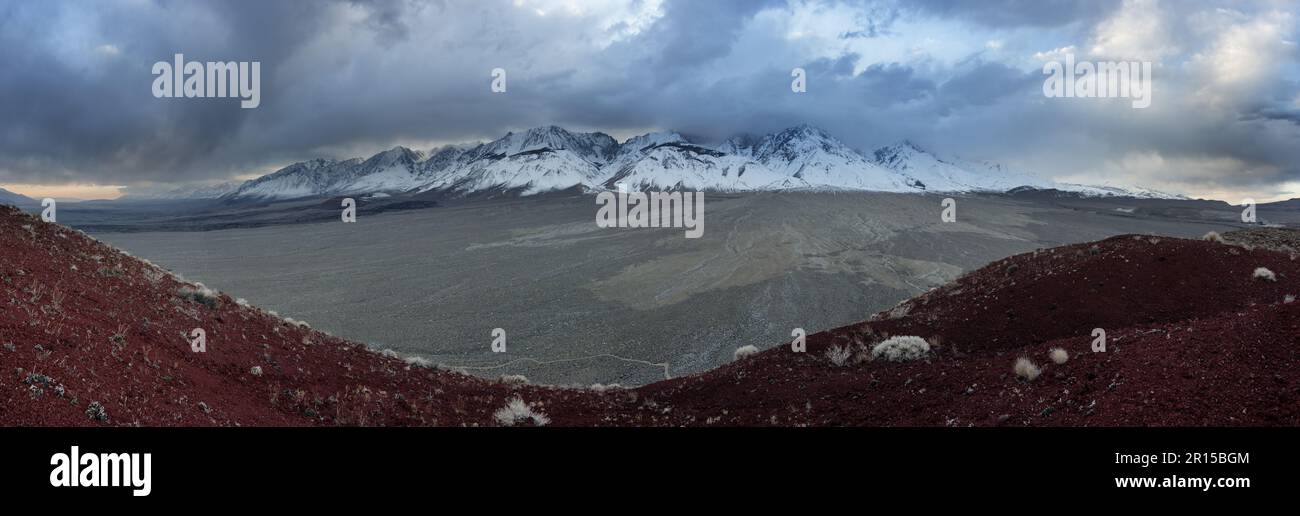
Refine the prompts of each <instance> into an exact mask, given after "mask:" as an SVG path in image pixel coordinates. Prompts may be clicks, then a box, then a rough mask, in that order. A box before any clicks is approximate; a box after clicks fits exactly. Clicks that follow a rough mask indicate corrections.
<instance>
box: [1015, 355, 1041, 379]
mask: <svg viewBox="0 0 1300 516" xmlns="http://www.w3.org/2000/svg"><path fill="white" fill-rule="evenodd" d="M1015 371H1016V376H1019V377H1020V378H1023V379H1024V380H1025V381H1029V382H1032V381H1034V379H1036V378H1038V375H1039V374H1042V372H1043V371H1042V370H1041V369H1039V368H1038V366H1037V365H1035V364H1034V363H1033V362H1032V361H1030V360H1029V359H1028V358H1025V357H1020V358H1017V359H1016V367H1015Z"/></svg>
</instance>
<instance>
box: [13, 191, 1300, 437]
mask: <svg viewBox="0 0 1300 516" xmlns="http://www.w3.org/2000/svg"><path fill="white" fill-rule="evenodd" d="M1260 268H1263V269H1266V271H1267V273H1265V272H1257V269H1260ZM1297 279H1300V266H1298V265H1297V262H1296V261H1295V256H1294V254H1293V253H1291V252H1287V251H1285V250H1283V251H1278V250H1270V249H1264V248H1251V247H1249V246H1246V245H1233V244H1225V243H1221V242H1214V241H1201V240H1184V239H1175V238H1165V237H1150V236H1135V235H1126V236H1119V237H1114V238H1110V239H1107V240H1102V241H1099V242H1094V243H1088V244H1080V245H1073V246H1066V247H1060V248H1054V249H1046V250H1040V251H1036V252H1033V253H1027V254H1022V255H1018V256H1013V257H1010V258H1007V259H1005V260H1001V261H998V262H994V263H992V264H989V265H988V266H985V267H984V268H981V269H979V270H976V271H973V272H971V273H969V274H967V275H965V276H963V277H962V278H960V279H958V280H957V281H955V282H953V283H951V284H949V285H945V286H943V287H941V288H938V289H935V290H933V291H931V292H929V293H926V294H924V295H921V296H918V297H916V298H913V299H911V300H908V301H906V302H904V303H902V304H900V305H899V306H898V307H896V308H895V309H893V310H890V311H887V312H883V313H880V314H877V315H876V316H874V317H872V318H871V320H869V321H866V322H863V323H860V324H855V325H851V326H846V327H842V328H837V329H834V330H830V331H826V332H821V333H817V334H814V335H810V336H809V337H808V346H807V351H806V352H804V353H795V352H793V351H792V350H791V348H790V346H789V344H788V343H767V344H768V346H769V349H767V350H766V351H763V352H760V353H757V354H755V355H753V356H749V357H747V358H740V359H738V360H736V361H735V362H733V363H730V364H728V365H725V366H722V367H720V368H717V369H714V370H712V371H708V372H704V373H700V374H696V375H691V376H686V377H681V378H676V379H672V380H665V381H662V382H657V383H653V384H650V385H645V386H642V387H638V388H633V389H622V388H597V389H577V388H565V387H553V386H536V385H529V384H526V383H519V382H511V381H498V380H491V379H485V378H478V377H474V376H469V375H465V374H461V373H458V372H454V371H447V370H443V369H440V368H437V367H429V366H428V365H425V364H426V363H424V362H423V361H420V360H418V359H409V360H403V359H402V358H401V357H398V356H396V355H395V354H392V353H378V352H375V351H373V350H370V349H368V348H367V347H366V346H364V345H362V344H358V343H355V342H350V341H347V340H344V339H340V338H337V337H334V336H331V335H327V334H325V333H322V332H319V331H315V330H312V329H311V328H309V327H307V326H306V325H304V324H301V323H297V322H295V321H292V320H289V319H283V318H281V317H279V316H277V315H275V314H272V313H269V312H265V311H262V310H259V309H257V308H255V307H251V306H247V305H246V304H244V303H241V302H239V301H237V300H236V299H233V298H231V297H230V296H227V295H225V294H220V293H215V292H211V291H208V290H206V289H204V288H202V287H201V286H199V285H193V284H189V283H186V282H185V281H183V280H181V279H179V278H177V277H175V276H173V275H172V274H171V273H169V272H167V271H165V270H163V269H161V268H158V267H156V266H154V265H152V264H149V263H148V262H145V261H143V260H139V259H136V258H132V257H130V256H128V255H126V254H124V253H122V252H120V251H118V250H116V249H113V248H112V247H110V246H108V245H105V244H103V243H100V242H98V241H96V240H94V239H92V238H90V237H88V236H86V235H85V234H83V233H81V232H79V231H75V230H71V229H68V228H66V227H62V226H58V225H55V224H50V223H45V222H42V221H41V220H40V219H39V218H36V217H33V216H30V215H27V214H24V213H22V212H20V211H18V210H16V209H13V208H10V207H7V206H0V345H3V347H0V400H3V401H2V402H0V425H6V426H73V425H98V426H108V425H113V426H220V425H229V426H238V425H244V426H250V425H253V426H311V425H331V426H333V425H367V426H388V425H439V426H498V425H535V424H549V425H552V426H629V425H634V426H753V425H777V426H972V425H973V426H992V425H1004V426H1040V425H1048V426H1117V425H1119V426H1129V425H1143V426H1145V425H1180V426H1200V425H1214V426H1237V425H1250V426H1296V425H1297V424H1300V412H1298V410H1297V408H1298V407H1300V404H1297V396H1300V383H1298V380H1300V378H1297V376H1300V363H1298V362H1300V317H1298V316H1300V303H1295V302H1290V301H1291V300H1293V297H1291V296H1295V295H1298V294H1300V282H1297ZM196 328H199V329H202V330H203V331H204V333H205V334H206V351H204V352H195V351H193V350H192V349H191V344H190V340H189V336H190V335H191V332H193V330H194V329H196ZM1095 328H1101V329H1102V330H1104V331H1105V334H1106V337H1107V344H1106V351H1105V352H1093V350H1092V343H1093V340H1094V337H1093V333H1092V332H1093V330H1094V329H1095ZM904 335H913V336H918V337H921V338H924V339H927V340H928V341H929V346H930V350H929V352H928V354H926V355H925V356H924V357H923V358H920V359H917V360H912V361H906V362H892V361H888V360H885V359H883V358H881V359H875V360H873V359H871V349H872V347H873V346H874V345H875V344H877V343H879V342H881V341H883V340H885V339H886V338H888V337H890V336H904ZM773 346H774V347H773ZM833 347H837V348H839V349H843V350H847V352H846V353H845V355H846V358H845V360H843V361H842V362H841V364H840V365H836V364H835V363H834V362H833V361H832V360H831V358H829V357H828V350H830V349H831V348H833ZM1054 348H1061V349H1063V350H1065V352H1066V354H1068V360H1066V361H1065V362H1064V363H1060V364H1058V363H1056V362H1054V361H1053V360H1052V359H1051V358H1050V357H1049V351H1050V350H1052V349H1054ZM1021 357H1024V358H1027V359H1028V360H1030V361H1032V362H1033V363H1035V364H1036V366H1037V368H1038V371H1039V374H1038V375H1037V376H1036V377H1034V378H1033V379H1032V380H1031V379H1027V378H1022V377H1020V376H1018V375H1017V374H1016V372H1015V371H1014V370H1013V364H1014V363H1015V362H1016V360H1017V359H1018V358H1021ZM512 402H513V403H512Z"/></svg>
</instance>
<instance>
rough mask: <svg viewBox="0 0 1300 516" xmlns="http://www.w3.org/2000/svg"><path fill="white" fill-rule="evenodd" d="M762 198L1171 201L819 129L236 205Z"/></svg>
mask: <svg viewBox="0 0 1300 516" xmlns="http://www.w3.org/2000/svg"><path fill="white" fill-rule="evenodd" d="M619 184H625V185H627V187H628V189H630V190H669V189H685V190H712V191H729V192H735V191H756V190H786V189H825V190H870V191H884V192H1004V191H1007V190H1010V189H1013V188H1018V187H1022V186H1029V187H1033V188H1055V189H1058V190H1062V191H1070V192H1078V193H1080V194H1082V195H1090V196H1094V195H1095V196H1134V197H1173V196H1168V195H1165V194H1161V193H1159V192H1154V191H1151V190H1144V189H1124V188H1117V187H1110V186H1107V187H1091V186H1083V185H1071V184H1061V183H1055V182H1053V181H1050V180H1045V179H1042V178H1039V177H1036V176H1034V175H1032V174H1028V173H1024V172H1019V171H1015V170H1011V169H1009V168H1007V167H1004V166H1002V165H999V164H996V163H989V162H979V161H968V160H963V159H960V158H949V157H941V156H938V155H936V154H933V153H930V152H927V151H925V150H923V149H921V148H920V147H918V146H916V145H914V144H912V143H910V142H907V141H903V142H899V143H897V144H894V145H890V146H887V147H882V148H880V149H878V150H876V151H875V152H873V153H872V154H870V155H866V154H863V153H860V152H858V151H855V150H853V149H851V148H849V147H848V146H847V145H845V144H844V143H842V142H840V141H839V140H838V139H836V138H835V137H833V136H831V135H829V134H827V133H826V132H825V131H822V130H821V129H818V128H816V127H812V126H809V125H800V126H796V127H791V128H789V129H785V130H783V131H780V132H777V133H773V134H768V135H764V136H759V137H755V136H740V137H735V138H731V139H729V140H727V141H725V142H722V143H721V144H719V145H704V144H699V143H695V142H691V141H689V140H688V139H687V138H684V137H683V136H682V135H680V134H677V133H673V132H659V133H650V134H645V135H641V136H637V137H633V138H629V139H628V140H627V141H625V142H623V143H619V142H618V141H616V140H615V139H614V138H612V137H610V136H609V135H606V134H604V133H599V132H595V133H574V132H569V131H567V130H565V129H563V128H560V127H556V126H546V127H538V128H534V129H529V130H527V131H525V132H521V133H509V134H506V135H505V136H504V137H501V138H500V139H497V140H494V141H491V142H487V143H481V144H471V145H454V146H446V147H442V148H438V149H433V150H432V151H430V152H427V153H424V152H418V151H414V150H411V149H408V148H405V147H394V148H392V149H389V150H386V151H383V152H380V153H379V154H376V155H374V156H371V157H370V158H368V159H364V160H363V159H360V158H354V159H349V160H344V161H338V160H329V159H314V160H309V161H304V162H300V163H294V164H292V165H289V166H287V167H285V168H283V169H280V170H278V171H276V172H273V173H271V174H268V175H265V176H262V177H259V178H257V179H253V180H250V181H247V182H245V183H244V184H242V185H240V186H239V187H238V188H236V189H234V190H233V191H230V192H228V193H225V194H224V195H222V198H223V199H228V200H262V201H267V200H284V199H294V198H303V197H315V196H337V195H370V194H398V193H420V192H429V191H439V192H447V193H452V194H470V193H478V192H512V193H516V194H519V195H531V194H537V193H542V192H548V191H556V190H566V189H571V188H581V189H584V190H611V189H615V188H617V186H618V185H619Z"/></svg>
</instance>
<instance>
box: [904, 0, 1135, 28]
mask: <svg viewBox="0 0 1300 516" xmlns="http://www.w3.org/2000/svg"><path fill="white" fill-rule="evenodd" d="M1119 4H1120V0H978V1H971V0H908V1H905V2H901V3H900V5H901V6H902V8H904V9H913V10H917V11H921V12H930V13H935V14H939V15H942V16H947V17H952V18H958V19H963V20H971V21H975V22H977V23H981V24H984V25H989V26H994V27H1023V26H1037V27H1057V26H1061V25H1065V24H1069V23H1074V22H1083V23H1088V22H1092V21H1096V20H1097V19H1099V18H1101V17H1102V16H1105V15H1106V14H1108V13H1111V12H1114V10H1115V8H1116V7H1118V6H1119Z"/></svg>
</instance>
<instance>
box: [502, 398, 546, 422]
mask: <svg viewBox="0 0 1300 516" xmlns="http://www.w3.org/2000/svg"><path fill="white" fill-rule="evenodd" d="M493 417H495V418H496V420H497V423H499V424H500V425H501V426H516V425H520V424H522V423H526V422H529V421H532V423H533V425H535V426H546V425H548V424H550V422H551V418H548V417H546V414H542V413H541V412H538V411H534V410H533V407H531V406H529V405H528V404H527V403H525V402H524V399H523V398H520V397H518V396H515V397H514V398H512V399H511V400H510V401H508V402H506V406H504V407H501V408H500V409H498V410H497V412H496V414H494V415H493Z"/></svg>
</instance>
